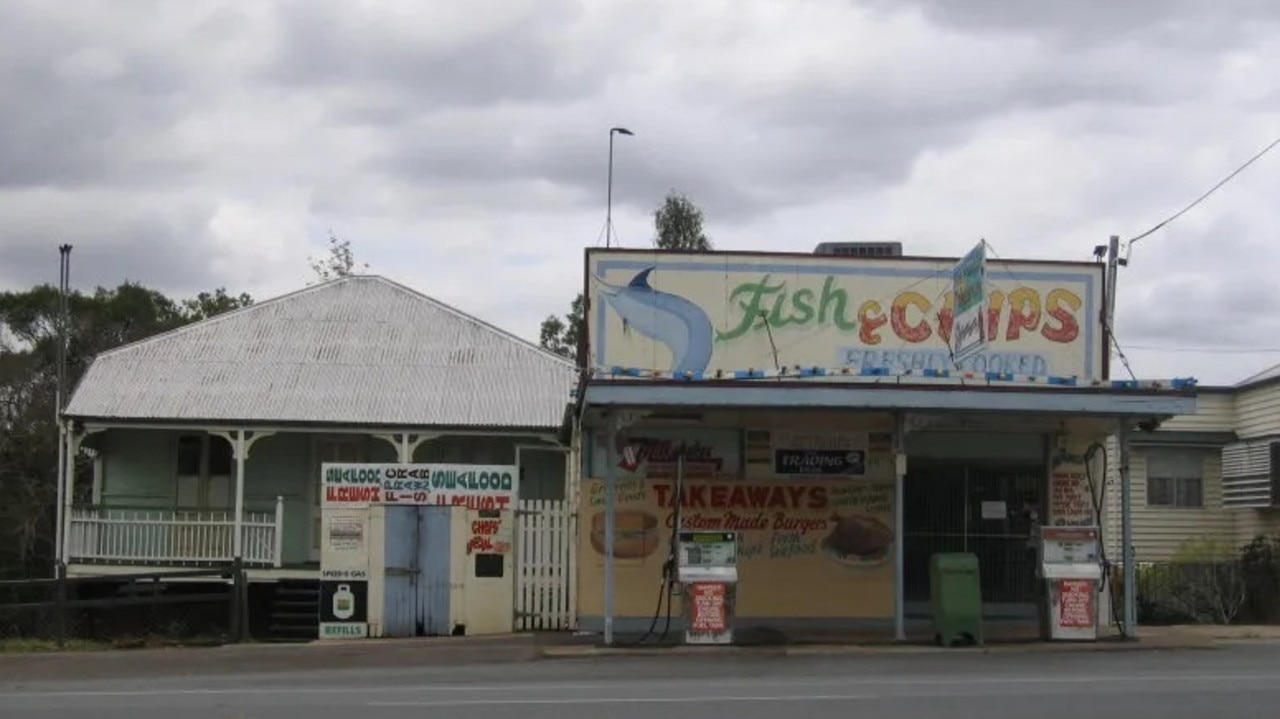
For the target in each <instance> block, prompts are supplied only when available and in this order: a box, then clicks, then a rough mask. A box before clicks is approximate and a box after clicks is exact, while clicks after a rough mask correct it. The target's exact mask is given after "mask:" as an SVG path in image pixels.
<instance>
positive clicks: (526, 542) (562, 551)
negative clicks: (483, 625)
mask: <svg viewBox="0 0 1280 719" xmlns="http://www.w3.org/2000/svg"><path fill="white" fill-rule="evenodd" d="M517 526H518V527H519V536H518V538H517V540H516V553H517V554H516V558H517V562H516V627H517V629H518V630H519V631H570V630H573V629H576V628H577V613H576V606H577V574H578V563H577V562H578V545H577V513H576V512H575V511H574V509H573V508H572V507H571V506H570V504H569V503H568V502H564V501H553V500H543V499H522V500H520V503H519V504H518V505H517Z"/></svg>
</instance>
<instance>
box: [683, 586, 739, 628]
mask: <svg viewBox="0 0 1280 719" xmlns="http://www.w3.org/2000/svg"><path fill="white" fill-rule="evenodd" d="M685 591H687V592H689V594H690V596H691V597H692V599H693V601H692V602H690V605H691V609H692V614H693V616H691V617H689V629H690V631H692V632H696V633H698V634H723V633H724V632H726V631H728V629H729V625H728V623H727V622H726V621H725V586H724V584H723V583H722V582H694V583H692V584H689V585H688V587H687V588H686V590H685Z"/></svg>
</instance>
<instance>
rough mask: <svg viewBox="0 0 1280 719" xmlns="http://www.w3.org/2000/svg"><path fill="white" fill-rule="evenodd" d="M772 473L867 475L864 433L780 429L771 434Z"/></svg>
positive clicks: (824, 475)
mask: <svg viewBox="0 0 1280 719" xmlns="http://www.w3.org/2000/svg"><path fill="white" fill-rule="evenodd" d="M771 445H772V448H773V472H774V474H777V475H782V476H790V475H799V476H806V477H861V476H864V475H865V474H866V473H867V448H868V445H869V443H868V435H867V433H865V432H839V431H834V432H833V431H802V430H783V431H777V432H773V433H772V437H771Z"/></svg>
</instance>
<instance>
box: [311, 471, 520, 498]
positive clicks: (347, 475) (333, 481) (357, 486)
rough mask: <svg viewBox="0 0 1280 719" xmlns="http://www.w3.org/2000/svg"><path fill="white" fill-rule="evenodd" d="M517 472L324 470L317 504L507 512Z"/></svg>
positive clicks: (516, 489) (514, 487)
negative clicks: (416, 506) (428, 507)
mask: <svg viewBox="0 0 1280 719" xmlns="http://www.w3.org/2000/svg"><path fill="white" fill-rule="evenodd" d="M518 471H519V470H518V469H517V468H516V467H515V466H509V465H476V464H330V463H325V464H324V465H323V466H322V467H321V469H320V473H321V490H322V494H321V501H322V504H323V505H325V506H329V507H335V508H337V507H347V508H357V507H367V506H369V505H371V504H409V505H422V504H435V505H447V506H450V507H466V508H467V509H474V510H480V509H496V510H504V509H511V508H512V507H513V506H514V505H515V501H516V496H517V491H518V487H517V475H518Z"/></svg>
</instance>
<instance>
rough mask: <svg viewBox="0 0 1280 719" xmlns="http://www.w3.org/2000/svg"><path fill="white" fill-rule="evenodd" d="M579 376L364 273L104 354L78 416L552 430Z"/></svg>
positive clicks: (554, 358) (533, 349) (568, 365)
mask: <svg viewBox="0 0 1280 719" xmlns="http://www.w3.org/2000/svg"><path fill="white" fill-rule="evenodd" d="M575 378H576V369H575V368H574V365H573V363H572V362H570V361H568V360H566V359H564V358H562V357H560V356H558V355H556V354H553V353H551V352H548V351H546V350H544V349H542V348H540V347H538V346H536V345H534V344H531V343H529V342H526V341H525V340H522V339H520V338H519V337H516V336H515V335H513V334H510V333H508V332H505V331H503V330H501V329H498V328H497V327H494V326H493V325H490V324H488V323H486V322H483V321H481V320H479V319H477V318H475V317H472V316H470V315H467V314H464V313H462V312H460V311H458V310H457V309H454V308H453V307H450V306H449V305H446V304H444V303H442V302H439V301H437V300H434V299H432V298H430V297H427V296H426V295H423V294H421V293H419V292H415V291H414V290H411V289H409V288H407V287H405V286H403V285H401V284H398V283H396V282H393V281H391V280H388V279H386V278H383V277H378V276H374V275H358V276H349V277H344V278H340V279H337V280H333V281H331V282H326V283H323V284H319V285H315V286H313V287H308V288H306V289H303V290H300V291H297V292H293V293H290V294H287V295H283V296H281V297H277V298H274V299H271V300H267V301H265V302H261V303H258V304H255V305H251V306H249V307H246V308H243V309H240V310H235V311H233V312H228V313H226V314H223V315H219V316H217V317H214V318H211V319H208V320H205V321H203V322H197V323H194V324H191V325H188V326H186V327H182V328H179V329H177V330H174V331H172V332H167V333H165V334H162V335H157V336H155V337H152V338H150V339H146V340H143V341H141V342H136V343H133V344H129V345H125V346H123V347H119V348H117V349H114V350H111V351H108V352H104V353H102V354H100V355H99V356H98V357H97V358H96V359H95V360H94V362H93V364H92V365H91V366H90V367H89V370H88V372H86V373H85V376H84V377H83V379H82V380H81V381H80V384H79V386H78V387H77V388H76V390H75V392H74V394H73V395H72V397H71V401H70V403H69V404H68V406H67V415H68V416H70V417H76V418H82V419H89V418H92V419H101V420H108V419H121V420H155V421H164V420H170V421H172V420H179V421H181V420H192V421H202V420H214V421H224V420H225V421H240V422H258V423H270V422H279V423H326V424H344V425H399V426H404V427H425V426H473V427H482V426H483V427H529V428H553V427H558V426H559V425H560V424H561V421H562V419H563V416H564V411H565V407H566V405H567V404H568V403H569V402H570V392H571V390H572V388H573V385H574V382H575Z"/></svg>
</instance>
